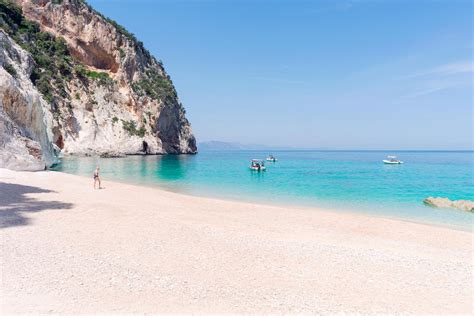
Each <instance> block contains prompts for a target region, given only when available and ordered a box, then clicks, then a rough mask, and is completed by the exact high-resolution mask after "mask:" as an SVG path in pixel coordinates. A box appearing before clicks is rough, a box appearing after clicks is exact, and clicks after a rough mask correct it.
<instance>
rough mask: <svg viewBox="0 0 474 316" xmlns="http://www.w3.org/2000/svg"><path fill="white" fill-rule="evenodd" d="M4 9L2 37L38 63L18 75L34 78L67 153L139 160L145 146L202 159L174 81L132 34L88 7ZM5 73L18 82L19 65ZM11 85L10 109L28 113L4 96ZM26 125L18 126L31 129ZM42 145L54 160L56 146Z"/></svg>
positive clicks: (40, 4)
mask: <svg viewBox="0 0 474 316" xmlns="http://www.w3.org/2000/svg"><path fill="white" fill-rule="evenodd" d="M13 2H14V3H13ZM0 9H2V10H1V11H0V14H1V15H0V27H1V28H2V29H3V31H4V34H3V36H4V37H5V38H9V41H11V42H15V43H16V44H18V45H17V46H21V48H20V47H18V48H20V49H21V50H22V53H23V54H25V56H29V57H25V58H26V59H28V58H30V59H31V61H32V62H31V65H30V66H29V67H30V70H28V71H29V72H30V74H28V71H27V70H25V72H21V71H19V72H20V73H22V74H24V76H23V77H22V80H26V81H28V78H29V79H30V83H31V87H30V88H25V89H26V90H25V91H36V90H37V91H39V95H40V96H39V99H40V101H38V102H39V104H41V106H40V107H38V108H41V109H42V110H43V112H44V115H43V118H45V119H44V120H43V121H44V124H45V125H46V132H47V134H48V135H49V138H50V140H51V141H52V142H53V143H54V144H55V145H57V146H58V147H59V148H60V149H61V150H62V152H63V153H64V154H101V153H105V152H110V151H113V152H117V153H125V154H135V153H137V152H139V151H141V150H142V148H143V142H144V141H145V142H146V143H147V145H148V152H149V153H156V154H161V153H163V154H164V153H195V152H196V142H195V139H194V136H193V135H192V131H191V127H190V124H189V122H188V120H187V119H186V117H185V110H184V108H183V106H182V104H181V103H180V101H179V99H178V97H177V93H176V90H175V88H174V86H173V83H172V82H171V80H170V77H169V76H168V75H167V74H166V72H165V70H164V68H163V65H162V64H161V62H159V61H157V60H156V59H155V58H154V57H153V56H151V55H150V53H149V52H148V51H147V50H145V49H144V47H143V44H142V43H141V42H139V41H138V40H137V39H136V38H135V37H134V36H133V35H132V34H130V33H128V32H127V31H126V30H125V29H123V28H122V27H121V26H119V25H117V24H116V23H115V22H114V21H111V20H109V19H107V18H105V17H103V16H101V15H100V14H99V13H97V12H96V11H94V10H93V9H92V8H91V7H90V6H88V5H87V4H86V3H85V2H83V1H81V0H62V1H58V0H53V1H50V0H15V1H13V0H0ZM2 11H3V12H2ZM0 49H1V50H2V51H3V53H5V50H6V49H5V47H0ZM2 67H3V71H2V74H3V76H5V78H8V79H9V80H10V81H11V80H17V79H15V78H14V76H13V75H12V74H10V73H9V72H8V71H7V68H11V67H13V68H15V69H17V68H18V67H19V64H18V61H16V60H13V59H8V60H7V59H5V61H4V62H2ZM25 67H26V66H25ZM7 81H8V80H3V79H2V81H1V82H0V85H1V86H2V89H3V90H0V91H2V95H1V97H2V99H3V103H4V104H5V102H7V103H8V102H10V103H12V104H13V105H12V107H13V108H18V107H21V106H22V105H21V104H19V103H18V104H17V103H15V102H14V101H13V100H11V99H9V98H10V97H9V95H7V94H5V93H3V91H4V90H5V89H6V87H7V85H8V84H7V83H6V82H7ZM10 81H8V82H10ZM28 89H30V90H28ZM30 101H31V100H30ZM30 101H28V102H30ZM28 102H27V103H28ZM28 106H29V107H33V106H32V105H31V104H30V103H28ZM5 109H6V108H5V106H3V111H5V113H6V110H5ZM7 114H8V113H7ZM8 117H9V119H13V118H12V116H10V115H9V114H8ZM48 117H51V120H49V119H47V118H48ZM24 119H25V118H24V117H23V118H16V119H14V120H13V122H15V124H16V126H26V127H28V126H30V125H29V124H30V123H29V122H27V121H25V120H24ZM30 120H31V117H30ZM4 133H5V132H4ZM9 135H11V133H10V132H9ZM26 137H28V136H26ZM31 139H34V138H33V137H32V138H31ZM42 139H43V140H44V139H45V138H44V137H43V138H42ZM39 144H40V145H41V148H42V152H43V156H44V157H46V156H48V153H49V152H50V151H51V149H50V148H43V147H44V146H46V147H51V146H47V145H46V143H42V142H40V143H39ZM48 159H49V158H48ZM48 159H45V158H43V160H44V161H45V162H46V163H47V161H48Z"/></svg>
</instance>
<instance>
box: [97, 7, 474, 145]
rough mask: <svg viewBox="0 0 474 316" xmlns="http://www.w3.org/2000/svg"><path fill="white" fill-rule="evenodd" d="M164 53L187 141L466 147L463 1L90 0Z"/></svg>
mask: <svg viewBox="0 0 474 316" xmlns="http://www.w3.org/2000/svg"><path fill="white" fill-rule="evenodd" d="M89 3H90V4H91V5H93V6H94V7H95V8H96V9H97V10H99V11H100V12H102V13H103V14H105V15H106V16H109V17H110V18H112V19H114V20H116V21H117V22H119V23H120V24H122V25H124V26H125V27H126V28H127V29H128V30H129V31H131V32H132V33H134V34H135V35H136V36H137V37H138V38H139V39H140V40H141V41H143V42H144V44H145V47H147V48H148V49H149V50H150V51H151V52H152V53H153V54H154V55H155V56H156V57H157V58H158V59H161V60H163V62H164V65H165V68H166V70H167V72H168V73H169V74H170V75H171V78H172V80H173V82H174V83H175V85H176V88H177V90H178V94H179V97H180V99H181V101H182V102H183V104H184V106H185V107H186V110H187V115H188V118H189V120H190V121H191V123H192V127H193V130H194V132H195V135H196V137H197V138H198V141H207V140H221V141H237V142H242V143H260V144H266V145H277V146H287V145H289V146H294V147H308V148H331V149H356V148H357V149H472V148H473V136H472V135H473V104H472V93H473V92H472V90H473V79H472V78H473V71H474V64H473V31H472V27H473V25H472V14H473V8H472V2H471V1H460V0H459V1H457V0H446V1H443V0H438V1H415V0H413V1H408V0H407V1H403V0H400V1H376V0H373V1H368V0H367V1H298V0H296V1H290V0H288V1H279V0H273V1H272V0H267V1H264V0H255V1H246V0H240V1H239V0H234V1H231V0H228V1H226V0H221V1H218V0H133V1H132V0H114V1H110V0H89Z"/></svg>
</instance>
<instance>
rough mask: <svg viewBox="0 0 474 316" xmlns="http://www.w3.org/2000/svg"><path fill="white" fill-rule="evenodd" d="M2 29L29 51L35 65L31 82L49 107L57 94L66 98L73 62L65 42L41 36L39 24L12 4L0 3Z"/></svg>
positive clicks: (49, 36) (2, 0)
mask: <svg viewBox="0 0 474 316" xmlns="http://www.w3.org/2000/svg"><path fill="white" fill-rule="evenodd" d="M0 27H1V28H2V29H3V30H4V31H5V32H6V33H7V34H8V35H9V36H10V37H11V38H13V39H14V40H15V42H16V43H18V44H19V45H20V46H21V47H22V48H23V49H25V50H26V51H28V52H29V53H30V54H31V56H32V57H33V59H34V61H35V67H34V69H33V71H32V73H31V76H30V78H31V81H32V82H33V83H34V84H35V86H36V87H37V89H38V90H39V91H40V92H41V93H42V94H43V96H44V98H45V100H47V101H48V102H50V103H54V101H55V98H56V96H55V93H54V91H56V92H57V93H56V94H57V95H59V96H67V93H66V91H65V89H66V88H65V87H66V83H67V80H68V79H70V76H71V73H72V68H73V65H74V61H73V59H72V57H71V55H70V54H69V51H68V48H67V46H66V43H65V42H64V40H63V39H62V38H59V37H54V36H52V35H51V34H49V33H46V32H42V31H41V30H40V27H39V25H38V24H37V23H35V22H32V21H29V20H27V19H25V18H24V17H23V15H22V11H21V8H20V7H19V6H17V5H16V4H14V3H12V2H11V1H9V0H0Z"/></svg>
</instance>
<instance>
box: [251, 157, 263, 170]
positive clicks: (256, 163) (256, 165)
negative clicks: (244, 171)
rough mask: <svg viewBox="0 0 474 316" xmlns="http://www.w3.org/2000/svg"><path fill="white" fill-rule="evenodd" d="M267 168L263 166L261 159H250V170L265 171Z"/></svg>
mask: <svg viewBox="0 0 474 316" xmlns="http://www.w3.org/2000/svg"><path fill="white" fill-rule="evenodd" d="M266 169H267V168H266V167H265V163H264V162H263V160H261V159H252V160H251V161H250V170H252V171H258V172H260V171H265V170H266Z"/></svg>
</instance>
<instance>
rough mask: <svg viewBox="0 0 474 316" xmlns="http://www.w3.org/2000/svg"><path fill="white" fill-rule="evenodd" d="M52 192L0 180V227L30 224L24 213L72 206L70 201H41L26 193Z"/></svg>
mask: <svg viewBox="0 0 474 316" xmlns="http://www.w3.org/2000/svg"><path fill="white" fill-rule="evenodd" d="M54 192H55V191H51V190H45V189H41V188H38V187H33V186H28V185H19V184H12V183H5V182H0V229H3V228H8V227H12V226H20V225H28V224H30V219H29V218H28V217H27V216H25V215H26V213H33V212H40V211H44V210H64V209H70V208H72V206H73V204H72V203H63V202H59V201H41V200H39V199H37V198H34V197H30V196H28V195H27V194H31V193H34V194H37V193H54Z"/></svg>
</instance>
